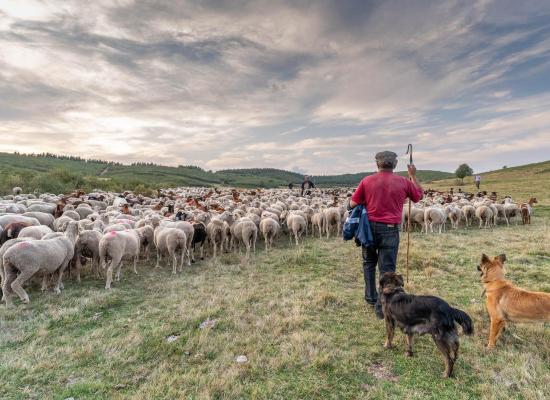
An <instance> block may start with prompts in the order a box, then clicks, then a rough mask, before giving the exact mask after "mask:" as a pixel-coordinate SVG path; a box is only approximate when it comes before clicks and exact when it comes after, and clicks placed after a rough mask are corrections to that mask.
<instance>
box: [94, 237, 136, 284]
mask: <svg viewBox="0 0 550 400" xmlns="http://www.w3.org/2000/svg"><path fill="white" fill-rule="evenodd" d="M139 247H140V239H139V234H138V232H137V231H135V230H131V229H128V230H126V231H112V232H109V233H106V234H104V235H103V236H102V237H101V240H100V241H99V258H100V260H101V265H102V266H103V269H104V270H105V269H107V273H106V276H107V277H106V282H105V289H110V288H111V283H112V281H113V271H114V269H115V268H116V269H117V272H116V280H117V282H118V281H120V270H121V268H122V260H123V259H127V258H130V259H133V261H134V273H136V274H137V262H138V258H139ZM107 264H109V265H108V266H107Z"/></svg>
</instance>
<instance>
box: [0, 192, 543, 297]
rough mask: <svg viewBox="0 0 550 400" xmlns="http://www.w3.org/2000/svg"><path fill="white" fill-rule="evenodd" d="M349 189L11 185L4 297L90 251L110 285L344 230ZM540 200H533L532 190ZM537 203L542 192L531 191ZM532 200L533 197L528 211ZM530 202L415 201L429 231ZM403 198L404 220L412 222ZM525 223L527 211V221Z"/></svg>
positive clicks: (95, 268)
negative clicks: (145, 269) (125, 271)
mask: <svg viewBox="0 0 550 400" xmlns="http://www.w3.org/2000/svg"><path fill="white" fill-rule="evenodd" d="M350 196H351V191H349V190H347V189H336V190H316V191H315V192H314V193H313V194H312V195H311V196H309V195H308V196H305V197H300V196H298V195H297V193H294V192H292V191H291V190H286V189H285V190H282V189H269V190H267V189H266V190H261V189H258V190H248V191H246V190H236V189H208V188H189V187H187V188H175V189H167V190H164V191H159V193H158V196H152V197H146V196H142V195H134V194H132V193H131V192H125V193H123V194H119V193H107V192H94V193H89V194H85V193H84V192H81V191H77V192H75V193H72V194H70V195H66V196H63V195H52V194H42V195H40V196H35V195H33V194H22V193H21V190H20V189H19V188H14V194H13V195H9V196H5V197H3V198H2V197H0V245H1V247H0V278H1V283H2V299H3V300H4V301H5V302H6V305H10V304H11V303H12V297H13V294H14V293H15V294H17V295H18V297H19V298H20V299H21V301H22V302H23V303H28V302H29V296H28V294H27V292H26V291H25V289H24V286H25V285H26V284H27V285H28V284H29V282H30V281H32V279H33V278H42V290H47V289H48V288H49V287H50V286H53V290H54V291H55V292H57V293H59V292H60V291H61V290H62V289H63V274H64V273H65V272H66V271H67V269H68V271H69V272H70V273H71V274H74V275H75V277H76V280H77V281H78V282H80V273H81V269H82V265H83V264H85V263H86V262H87V260H91V262H90V266H91V267H90V269H89V270H90V273H91V274H94V276H95V277H96V278H98V279H100V278H103V279H105V288H106V289H110V288H111V285H112V281H113V274H115V279H116V281H119V280H120V272H121V268H122V264H123V261H124V260H129V261H131V262H132V263H133V271H134V272H135V273H137V269H136V264H137V262H138V261H139V259H140V257H142V258H145V259H147V260H149V258H150V253H151V252H152V251H155V252H156V256H157V257H156V267H160V265H161V262H162V258H163V257H166V258H167V260H168V262H169V263H171V266H172V273H173V274H176V273H177V271H178V269H179V271H180V272H181V271H182V269H183V266H184V265H188V266H189V265H191V263H192V262H195V252H196V251H198V252H199V254H200V258H201V259H204V256H205V255H204V251H205V247H206V248H207V249H208V250H209V252H210V253H211V256H212V257H213V258H216V257H218V256H219V255H220V254H221V253H223V252H231V251H238V252H241V248H242V247H244V249H245V251H246V257H247V259H248V258H249V256H250V253H251V252H255V251H256V242H257V240H258V237H259V236H260V235H261V236H262V237H263V239H264V242H265V250H266V251H269V250H270V249H271V247H272V245H273V241H274V239H275V238H276V237H278V236H279V235H281V234H285V235H288V237H289V240H290V241H291V243H292V242H294V243H295V244H296V245H299V244H300V242H301V241H303V238H304V237H305V236H306V235H308V234H310V235H313V236H319V237H322V236H326V237H327V238H328V237H330V234H331V233H334V234H335V235H337V236H338V235H340V233H341V230H342V226H343V223H344V221H345V219H346V217H347V214H348V211H347V207H346V204H347V199H348V198H349V197H350ZM532 200H533V199H532ZM534 202H536V199H534ZM532 204H533V201H530V202H529V204H528V205H527V207H528V213H529V215H530V214H531V206H532ZM523 211H524V207H523V205H516V204H515V203H513V202H512V201H511V199H506V200H505V201H504V204H500V203H497V202H496V201H494V200H491V199H490V198H488V197H477V198H470V199H468V198H466V196H465V195H463V194H460V195H457V196H455V197H453V198H452V199H450V198H449V197H448V196H444V195H442V194H438V193H435V194H434V193H428V196H426V197H425V198H424V199H423V200H422V201H421V202H420V203H418V204H415V205H414V206H413V207H412V210H411V224H413V226H414V224H418V225H420V227H421V230H423V231H425V232H426V233H428V231H431V232H434V229H435V230H438V231H439V232H440V233H441V232H442V230H444V227H445V224H446V222H447V221H448V220H449V221H450V223H451V225H452V226H453V227H454V228H456V227H458V224H459V223H460V222H461V221H464V225H465V226H466V227H468V226H470V225H471V223H472V221H473V219H474V218H477V219H479V226H480V227H481V226H483V225H484V226H486V227H487V226H489V225H494V224H496V223H497V221H498V220H499V219H502V220H504V221H505V222H506V223H507V224H508V223H509V222H510V220H511V219H513V218H514V217H516V216H518V215H521V214H522V213H523ZM406 219H407V207H404V214H403V224H404V226H405V225H406V223H407V221H406ZM524 222H525V220H524Z"/></svg>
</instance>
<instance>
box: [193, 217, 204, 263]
mask: <svg viewBox="0 0 550 400" xmlns="http://www.w3.org/2000/svg"><path fill="white" fill-rule="evenodd" d="M193 230H194V234H193V241H192V243H191V245H192V248H191V262H195V246H196V245H197V244H199V246H200V247H199V248H200V252H201V255H200V257H201V260H204V243H205V242H206V238H207V234H206V225H204V224H203V223H202V222H195V223H193Z"/></svg>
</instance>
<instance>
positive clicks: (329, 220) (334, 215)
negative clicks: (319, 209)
mask: <svg viewBox="0 0 550 400" xmlns="http://www.w3.org/2000/svg"><path fill="white" fill-rule="evenodd" d="M341 225H342V215H341V214H340V209H339V208H337V207H331V208H328V209H326V210H325V231H326V233H327V239H328V238H329V237H330V231H331V230H332V228H333V227H335V228H336V236H339V235H340V226H341Z"/></svg>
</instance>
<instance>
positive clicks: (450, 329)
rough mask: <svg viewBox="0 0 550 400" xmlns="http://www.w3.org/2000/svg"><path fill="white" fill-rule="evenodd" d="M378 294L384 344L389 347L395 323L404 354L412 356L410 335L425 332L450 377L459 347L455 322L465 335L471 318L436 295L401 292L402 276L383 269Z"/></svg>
mask: <svg viewBox="0 0 550 400" xmlns="http://www.w3.org/2000/svg"><path fill="white" fill-rule="evenodd" d="M380 296H381V302H382V310H383V311H384V319H385V321H386V333H387V338H386V344H385V345H384V347H385V348H387V349H389V348H391V347H392V340H393V335H394V331H395V325H396V324H397V326H398V327H399V328H401V330H402V331H403V332H404V333H405V334H406V335H407V352H406V354H407V356H409V357H412V355H413V351H412V344H413V335H414V334H415V333H418V334H419V335H423V334H426V333H429V334H430V335H432V338H433V340H434V342H435V344H436V346H437V348H438V349H439V351H441V353H442V354H443V356H444V357H445V372H444V373H443V377H445V378H448V377H450V376H451V375H452V373H453V367H454V363H455V362H456V359H457V358H458V347H459V342H458V332H457V329H456V325H455V321H456V322H458V323H459V324H460V325H461V326H462V330H463V331H464V333H465V334H466V335H471V334H472V333H474V327H473V325H472V319H471V318H470V317H469V316H468V314H466V313H465V312H464V311H461V310H458V309H456V308H452V307H451V306H449V304H447V303H446V302H445V301H444V300H442V299H440V298H439V297H435V296H415V295H412V294H407V293H405V290H404V289H403V277H402V276H401V275H398V274H396V273H394V272H386V273H385V274H384V275H382V277H381V278H380Z"/></svg>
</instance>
